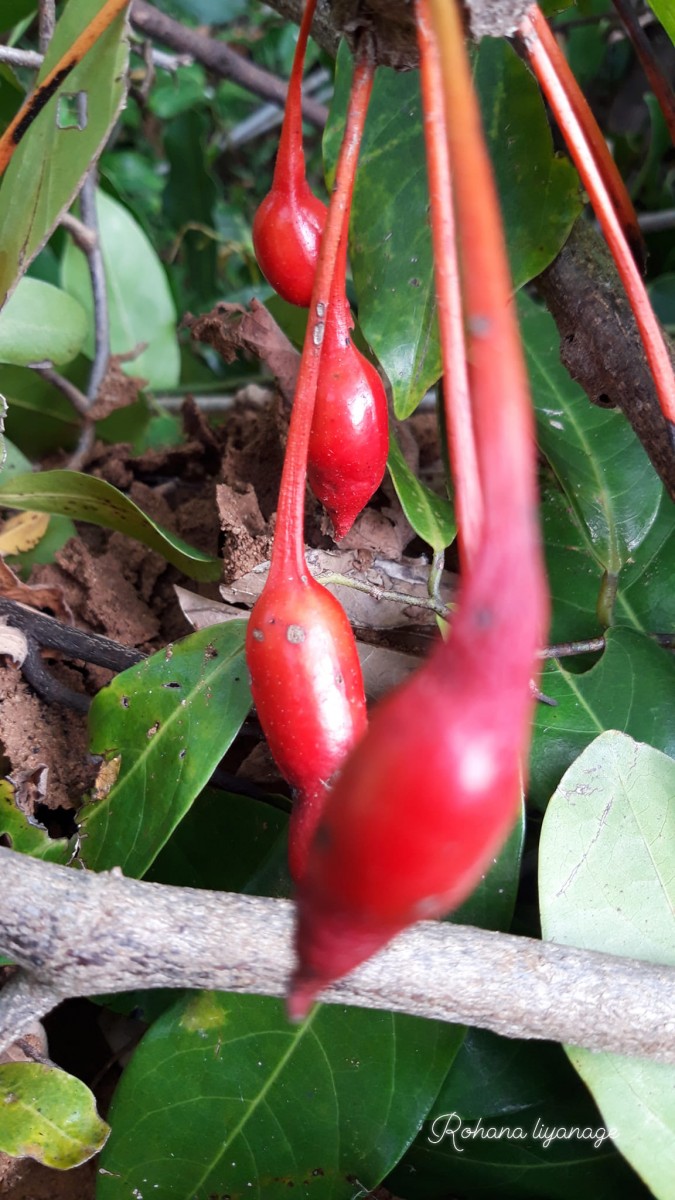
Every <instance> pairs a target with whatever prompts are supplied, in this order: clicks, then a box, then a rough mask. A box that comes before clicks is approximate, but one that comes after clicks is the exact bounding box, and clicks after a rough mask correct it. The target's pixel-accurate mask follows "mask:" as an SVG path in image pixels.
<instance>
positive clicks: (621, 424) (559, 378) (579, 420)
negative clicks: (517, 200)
mask: <svg viewBox="0 0 675 1200" xmlns="http://www.w3.org/2000/svg"><path fill="white" fill-rule="evenodd" d="M518 308H519V315H520V327H521V334H522V338H523V344H524V347H525V354H526V357H527V364H528V369H529V374H530V382H531V386H532V395H533V400H534V404H535V409H536V413H537V433H538V441H539V445H540V447H541V449H542V450H543V452H544V454H545V455H546V457H547V459H548V460H549V462H550V463H551V466H552V467H553V469H554V471H555V473H556V475H557V477H558V480H559V482H560V485H561V487H562V488H563V490H564V492H565V495H566V496H567V499H568V501H569V503H570V505H571V506H572V508H573V509H574V512H575V513H576V515H577V517H578V518H579V520H580V521H581V523H582V526H583V528H584V530H585V533H586V537H587V539H588V542H589V546H590V548H591V550H592V553H593V554H594V556H595V557H596V559H597V560H598V562H599V563H601V565H602V566H603V567H604V568H605V569H606V570H607V571H609V572H611V573H612V574H615V575H616V574H618V572H619V570H620V569H621V567H622V566H623V564H624V563H625V562H626V561H627V559H628V557H629V556H630V555H631V554H633V553H634V552H635V550H636V549H637V547H638V546H639V545H640V543H641V542H642V541H644V539H645V537H646V536H647V534H648V533H649V530H650V529H651V527H652V525H653V524H654V521H655V519H656V514H657V512H658V510H659V505H660V503H661V496H662V492H663V487H662V484H661V481H660V480H659V478H658V476H657V474H656V472H655V470H654V468H653V467H652V465H651V463H650V461H649V459H648V457H647V454H646V452H645V450H644V448H643V446H642V444H641V442H640V441H639V440H638V438H637V437H636V435H635V434H634V432H633V430H632V429H631V427H630V425H629V424H628V422H627V420H626V418H625V417H624V416H623V414H622V413H618V412H608V411H606V410H605V409H602V408H598V407H597V405H593V404H590V403H589V401H588V397H587V396H586V394H585V392H583V391H582V389H581V388H580V387H579V385H578V384H577V383H575V382H574V380H573V379H572V378H571V377H570V375H569V374H568V373H567V371H566V370H565V368H564V367H563V365H562V363H561V362H560V336H559V334H558V331H557V328H556V325H555V322H554V320H553V318H552V317H551V316H550V315H549V314H548V313H547V312H546V310H545V309H543V308H541V307H540V306H539V305H537V304H535V303H534V301H533V300H531V299H530V298H529V297H528V296H525V295H520V296H519V297H518Z"/></svg>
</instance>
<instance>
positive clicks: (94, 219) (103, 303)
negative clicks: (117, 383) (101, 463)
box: [80, 167, 110, 404]
mask: <svg viewBox="0 0 675 1200" xmlns="http://www.w3.org/2000/svg"><path fill="white" fill-rule="evenodd" d="M96 179H97V171H96V167H92V168H91V170H90V171H89V172H88V174H87V176H86V178H85V181H84V183H83V185H82V191H81V192H80V211H81V213H82V224H83V225H85V226H86V228H87V229H88V230H90V232H91V234H92V242H91V246H90V249H89V250H88V251H87V250H85V253H86V255H87V262H88V264H89V274H90V275H91V286H92V291H93V297H94V361H93V363H92V367H91V374H90V376H89V383H88V385H87V399H88V400H89V403H90V404H93V403H94V401H95V400H96V398H97V396H98V392H99V388H100V386H101V384H102V382H103V380H104V378H105V373H106V371H107V369H108V360H109V358H110V319H109V314H108V292H107V288H106V278H105V267H104V264H103V251H102V248H101V238H100V231H99V225H98V213H97V212H96Z"/></svg>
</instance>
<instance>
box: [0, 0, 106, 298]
mask: <svg viewBox="0 0 675 1200" xmlns="http://www.w3.org/2000/svg"><path fill="white" fill-rule="evenodd" d="M100 7H101V2H100V0H70V2H69V4H68V5H67V7H66V8H65V10H64V12H63V15H62V17H61V19H60V21H59V22H58V25H57V27H56V32H55V34H54V37H53V39H52V41H51V44H50V47H49V50H48V52H47V56H46V59H45V63H44V66H43V67H42V70H41V72H40V76H39V78H44V76H45V74H46V73H47V72H48V71H50V70H51V68H52V67H53V66H55V65H56V63H57V61H58V60H59V58H60V57H61V56H62V54H64V53H65V52H66V50H67V49H68V47H69V46H71V45H72V43H73V41H74V39H75V37H76V36H77V34H79V33H80V32H81V30H82V29H83V28H84V27H85V25H87V24H88V23H89V21H90V20H91V19H92V18H93V17H94V16H95V14H96V13H98V11H99V9H100ZM124 20H125V18H124V15H121V16H120V17H119V18H118V19H117V20H116V21H114V22H113V24H112V25H111V26H110V28H109V29H107V30H106V32H105V33H104V34H103V35H102V36H101V37H100V38H99V40H98V42H97V43H96V44H95V45H94V46H93V47H92V49H91V50H90V51H89V53H88V54H87V55H85V57H84V59H83V60H82V62H81V63H80V64H79V65H78V66H77V67H76V68H75V69H74V70H73V71H72V72H71V74H70V75H69V76H68V77H67V79H66V80H65V81H64V83H63V84H62V85H61V87H60V88H59V89H58V91H57V92H56V94H55V96H54V97H53V98H52V99H51V100H50V101H49V103H47V104H46V105H45V107H44V109H43V110H42V112H40V113H39V115H38V116H37V117H36V119H35V121H34V122H33V124H32V125H31V126H30V128H29V129H28V132H27V133H26V135H25V137H24V138H23V140H22V142H21V143H20V144H19V146H18V147H17V149H16V151H15V153H14V156H13V158H12V161H11V162H10V164H9V167H8V169H7V172H6V174H5V176H4V178H3V181H2V186H1V187H0V231H1V233H0V306H1V305H2V303H3V301H4V300H5V297H6V296H7V294H8V292H9V291H10V290H11V289H12V288H13V287H14V286H15V284H16V282H17V280H18V278H19V276H20V275H21V274H22V273H23V272H24V271H25V270H26V267H27V266H28V264H29V263H30V262H31V261H32V259H33V258H34V257H35V255H36V254H37V252H38V250H40V249H41V247H42V246H43V245H44V243H45V241H46V240H47V238H48V237H49V235H50V233H51V232H52V230H53V229H54V227H55V225H56V224H57V222H58V220H59V217H60V216H61V214H62V213H63V212H64V211H65V209H67V208H68V207H69V205H70V204H71V203H72V201H73V199H74V197H75V195H76V194H77V191H78V189H79V186H80V184H81V182H82V180H83V178H84V176H85V174H86V173H87V171H88V170H89V168H90V166H91V163H92V162H93V161H94V160H95V159H96V157H97V155H98V153H99V151H100V149H101V147H102V145H103V144H104V142H105V141H106V139H107V137H108V134H109V132H110V130H111V128H112V126H113V124H114V122H115V119H116V117H117V113H118V111H119V109H120V106H121V104H122V100H123V98H124V80H125V68H126V62H127V46H126V43H125V42H123V41H122V35H123V31H124ZM80 92H84V93H86V100H87V120H86V125H85V127H84V128H82V129H77V128H59V124H61V125H64V124H67V122H64V121H63V119H60V118H59V103H60V99H59V98H60V97H61V96H64V95H66V96H67V95H73V94H77V93H80Z"/></svg>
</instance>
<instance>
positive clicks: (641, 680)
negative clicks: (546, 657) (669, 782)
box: [529, 629, 675, 808]
mask: <svg viewBox="0 0 675 1200" xmlns="http://www.w3.org/2000/svg"><path fill="white" fill-rule="evenodd" d="M539 686H540V688H541V690H542V692H544V694H545V695H547V696H550V697H551V698H552V699H554V700H556V701H557V705H556V707H555V708H551V707H549V706H548V705H545V704H538V705H537V710H536V713H535V720H534V730H533V743H532V756H531V763H530V786H529V796H530V799H531V800H532V801H533V802H534V803H535V804H536V805H538V806H539V807H542V808H543V807H545V805H546V804H547V803H548V799H549V797H550V796H551V794H552V793H553V791H554V790H555V788H556V787H557V786H558V783H559V782H560V778H561V776H562V775H563V773H564V772H565V771H566V770H567V768H568V767H569V766H570V765H571V763H572V762H574V759H575V758H576V757H577V755H579V754H580V753H581V751H582V750H584V749H585V748H586V746H588V745H589V743H590V742H592V741H593V739H594V738H596V737H597V736H598V734H600V733H602V732H603V731H604V730H606V729H619V730H622V731H624V732H625V733H629V734H630V735H631V736H632V737H635V738H639V739H640V740H641V741H646V742H649V743H650V744H651V745H653V746H657V747H658V748H659V749H660V750H663V751H664V752H665V753H666V754H670V755H671V756H673V757H675V721H674V720H673V699H674V698H675V661H674V660H673V656H672V655H671V654H670V653H669V652H668V651H666V650H662V649H661V648H660V647H659V646H657V645H656V643H655V642H653V641H652V640H651V639H650V638H647V637H645V636H644V634H640V633H635V632H634V631H633V630H630V629H614V630H609V632H608V633H607V648H606V650H605V651H604V653H603V655H602V657H601V658H600V661H599V662H598V663H597V664H596V665H595V666H594V667H592V668H591V669H590V670H589V671H585V672H584V674H583V675H578V674H575V673H573V672H572V671H570V670H569V669H567V668H566V667H565V665H564V660H562V659H561V660H560V661H553V662H549V663H547V664H546V667H545V669H544V672H543V674H542V677H541V680H540V683H539Z"/></svg>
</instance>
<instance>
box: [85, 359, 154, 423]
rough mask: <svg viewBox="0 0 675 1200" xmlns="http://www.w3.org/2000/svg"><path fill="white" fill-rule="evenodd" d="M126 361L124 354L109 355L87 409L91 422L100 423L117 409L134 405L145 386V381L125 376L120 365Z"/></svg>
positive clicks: (133, 376)
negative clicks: (92, 400)
mask: <svg viewBox="0 0 675 1200" xmlns="http://www.w3.org/2000/svg"><path fill="white" fill-rule="evenodd" d="M128 361H129V357H128V355H126V354H125V355H122V356H120V355H117V354H111V356H110V358H109V360H108V369H107V371H106V373H105V377H104V379H103V382H102V383H101V386H100V387H99V389H98V395H97V396H96V400H95V401H94V403H93V404H92V406H91V408H90V409H89V415H90V417H91V418H92V420H94V421H102V420H103V419H104V417H109V416H110V414H111V413H113V412H116V410H117V409H118V408H128V406H129V405H130V404H135V403H136V401H137V400H138V393H139V392H140V391H142V389H143V388H144V387H145V386H146V384H147V380H146V379H139V378H137V377H136V376H135V375H127V374H126V373H125V372H124V371H123V370H122V368H121V366H120V363H122V362H128Z"/></svg>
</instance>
